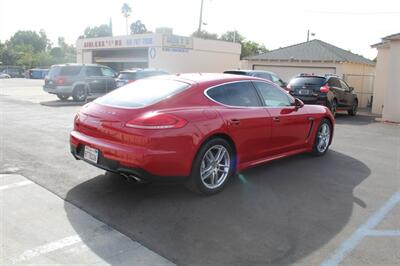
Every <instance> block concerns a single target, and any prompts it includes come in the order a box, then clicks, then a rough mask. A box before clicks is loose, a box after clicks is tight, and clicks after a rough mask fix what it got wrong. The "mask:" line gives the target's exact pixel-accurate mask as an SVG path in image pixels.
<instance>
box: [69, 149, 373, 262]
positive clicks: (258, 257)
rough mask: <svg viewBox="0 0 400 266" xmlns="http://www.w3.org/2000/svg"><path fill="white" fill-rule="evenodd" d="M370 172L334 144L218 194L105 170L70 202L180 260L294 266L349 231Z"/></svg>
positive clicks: (252, 174)
mask: <svg viewBox="0 0 400 266" xmlns="http://www.w3.org/2000/svg"><path fill="white" fill-rule="evenodd" d="M369 175H370V169H369V168H368V167H367V166H366V165H365V164H363V163H362V162H360V161H358V160H356V159H354V158H351V157H349V156H346V155H344V154H342V153H338V152H335V151H332V150H331V151H329V152H328V153H327V154H326V156H324V157H311V156H309V155H298V156H294V157H291V158H287V159H283V160H280V161H275V162H272V163H269V164H266V165H263V166H260V167H257V168H253V169H251V170H248V171H245V172H242V173H241V174H240V175H238V176H236V177H235V178H234V180H232V182H230V184H228V186H227V187H226V189H225V190H224V191H223V192H222V193H219V194H217V195H214V196H210V197H203V196H198V195H196V194H193V193H191V192H189V191H187V190H186V189H185V188H184V187H183V186H182V185H180V184H176V183H174V184H173V183H158V184H147V185H137V184H131V183H127V181H125V180H124V179H123V178H119V177H116V176H113V175H99V176H96V177H94V178H93V179H91V180H89V181H87V182H85V183H82V184H80V185H78V186H76V187H74V188H72V189H71V190H70V191H69V192H68V194H67V197H66V200H67V201H69V202H71V203H73V204H75V205H77V206H78V207H80V208H82V209H83V210H85V211H86V212H88V213H89V214H91V215H93V216H95V217H96V218H98V219H100V220H101V221H103V222H104V223H106V224H109V225H111V226H112V227H114V228H115V229H117V230H119V231H120V232H122V233H124V234H126V235H127V236H129V237H130V238H132V239H133V240H136V241H138V242H140V243H141V244H143V245H144V246H146V247H148V248H150V249H151V250H153V251H155V252H157V253H158V254H160V255H162V256H164V257H165V258H167V259H169V260H171V261H172V262H174V263H176V264H178V265H188V264H198V265H206V264H209V265H211V264H212V265H221V264H227V265H232V264H236V265H239V264H244V265H254V264H263V265H264V264H291V263H294V262H296V261H298V260H299V259H300V258H302V257H304V256H306V255H308V254H310V253H311V252H313V251H315V250H318V249H319V248H321V247H322V246H323V245H324V244H325V243H326V242H328V241H329V240H330V239H331V238H333V237H334V236H335V235H336V234H338V233H339V232H340V231H341V229H342V228H343V226H345V225H346V223H347V222H348V220H349V217H350V216H351V213H352V210H353V204H354V203H356V204H358V205H360V204H361V205H363V201H362V199H358V198H354V197H353V189H354V188H355V187H356V186H357V185H358V184H360V183H361V182H362V181H363V180H364V179H365V178H367V177H368V176H369ZM364 205H365V203H364ZM363 207H365V206H363ZM66 211H67V213H68V212H69V210H68V208H66ZM68 217H69V219H70V222H71V224H72V226H74V228H75V230H76V232H77V233H78V234H79V235H85V230H84V229H83V228H85V227H81V226H80V223H79V221H76V219H74V218H73V217H74V215H73V214H69V213H68ZM86 244H88V245H89V247H90V248H91V249H92V250H93V252H95V253H97V254H98V255H99V256H100V257H102V254H103V253H102V250H100V249H98V248H96V247H95V246H93V245H92V246H90V243H89V242H88V243H86ZM103 258H104V256H103ZM104 259H105V260H106V261H107V258H104ZM109 263H112V262H109Z"/></svg>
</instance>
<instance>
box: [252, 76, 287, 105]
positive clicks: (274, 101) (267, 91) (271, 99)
mask: <svg viewBox="0 0 400 266" xmlns="http://www.w3.org/2000/svg"><path fill="white" fill-rule="evenodd" d="M254 85H255V86H256V88H257V90H258V91H259V92H260V94H261V97H262V99H263V100H264V102H265V105H266V106H270V107H279V106H291V105H292V103H293V100H292V99H291V98H290V97H289V96H288V95H287V93H285V92H283V91H281V90H280V89H279V88H276V87H275V86H274V85H272V84H268V83H266V82H257V81H256V82H254Z"/></svg>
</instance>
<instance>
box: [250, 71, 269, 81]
mask: <svg viewBox="0 0 400 266" xmlns="http://www.w3.org/2000/svg"><path fill="white" fill-rule="evenodd" d="M254 77H257V78H262V79H266V80H271V75H270V74H267V73H256V74H254Z"/></svg>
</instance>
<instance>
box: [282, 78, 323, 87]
mask: <svg viewBox="0 0 400 266" xmlns="http://www.w3.org/2000/svg"><path fill="white" fill-rule="evenodd" d="M324 83H325V78H323V77H298V78H294V79H292V80H291V81H290V85H291V86H304V85H318V86H321V85H323V84H324Z"/></svg>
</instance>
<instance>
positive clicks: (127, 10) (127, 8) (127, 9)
mask: <svg viewBox="0 0 400 266" xmlns="http://www.w3.org/2000/svg"><path fill="white" fill-rule="evenodd" d="M131 12H132V9H131V7H130V6H129V4H128V3H124V4H123V5H122V8H121V13H122V14H123V15H124V17H125V20H126V35H128V17H129V16H130V15H131Z"/></svg>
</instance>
